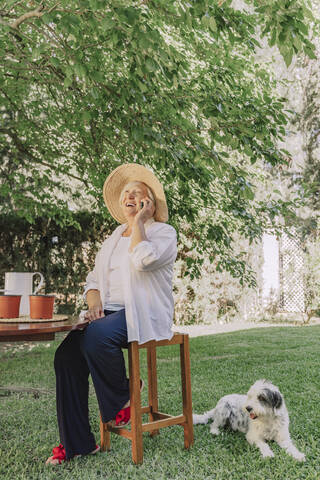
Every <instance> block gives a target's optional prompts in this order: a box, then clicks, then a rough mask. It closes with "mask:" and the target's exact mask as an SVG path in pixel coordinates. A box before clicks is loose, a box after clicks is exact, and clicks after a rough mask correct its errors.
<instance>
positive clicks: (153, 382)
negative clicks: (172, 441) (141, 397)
mask: <svg viewBox="0 0 320 480" xmlns="http://www.w3.org/2000/svg"><path fill="white" fill-rule="evenodd" d="M152 343H153V345H151V347H148V349H147V360H148V386H149V388H148V399H149V407H151V412H150V413H149V421H150V422H153V421H154V420H155V418H154V416H153V412H157V411H158V408H159V407H158V380H157V351H156V346H155V342H152ZM158 433H159V430H152V431H151V432H150V436H151V437H153V436H154V435H157V434H158Z"/></svg>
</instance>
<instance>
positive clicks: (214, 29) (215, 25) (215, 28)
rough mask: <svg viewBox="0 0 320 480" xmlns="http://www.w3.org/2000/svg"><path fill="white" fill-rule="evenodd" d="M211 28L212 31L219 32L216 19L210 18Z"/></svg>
mask: <svg viewBox="0 0 320 480" xmlns="http://www.w3.org/2000/svg"><path fill="white" fill-rule="evenodd" d="M209 27H210V30H212V31H213V32H216V31H217V23H216V20H215V18H214V17H210V20H209Z"/></svg>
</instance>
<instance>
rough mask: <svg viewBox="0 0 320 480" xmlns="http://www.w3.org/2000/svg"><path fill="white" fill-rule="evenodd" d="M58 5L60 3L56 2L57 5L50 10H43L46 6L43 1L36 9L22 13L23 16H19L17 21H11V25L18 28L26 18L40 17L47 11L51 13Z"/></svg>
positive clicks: (15, 28)
mask: <svg viewBox="0 0 320 480" xmlns="http://www.w3.org/2000/svg"><path fill="white" fill-rule="evenodd" d="M58 5H59V3H56V5H54V6H53V7H51V8H50V9H49V10H47V11H43V10H44V8H45V6H44V4H43V3H42V4H41V5H39V7H38V8H36V9H35V10H32V11H31V12H26V13H24V14H23V15H21V17H19V18H17V20H16V21H15V22H12V23H10V27H11V28H13V29H14V30H17V29H18V27H19V25H21V23H23V22H24V21H25V20H28V19H29V18H33V17H37V18H40V17H42V15H44V14H45V13H51V12H52V11H53V10H55V8H57V6H58Z"/></svg>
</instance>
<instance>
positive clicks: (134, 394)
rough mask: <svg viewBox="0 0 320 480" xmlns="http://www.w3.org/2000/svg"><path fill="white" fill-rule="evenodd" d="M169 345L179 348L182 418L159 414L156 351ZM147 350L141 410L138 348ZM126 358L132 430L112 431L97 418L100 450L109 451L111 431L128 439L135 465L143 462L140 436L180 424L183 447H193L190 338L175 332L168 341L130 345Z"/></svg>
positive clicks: (118, 429) (113, 429)
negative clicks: (146, 419)
mask: <svg viewBox="0 0 320 480" xmlns="http://www.w3.org/2000/svg"><path fill="white" fill-rule="evenodd" d="M169 345H180V368H181V385H182V405H183V413H182V415H178V416H172V415H168V414H166V413H161V412H159V411H158V382H157V365H156V349H157V347H165V346H169ZM140 348H146V349H147V360H148V403H149V405H148V406H146V407H141V395H140V362H139V349H140ZM128 353H129V355H128V357H129V385H130V413H131V430H128V429H127V428H112V427H111V425H109V424H108V423H103V422H102V420H101V415H100V435H101V451H102V452H105V451H106V450H110V432H113V433H116V434H117V435H121V436H123V437H126V438H129V439H130V440H131V442H132V443H131V445H132V460H133V462H134V463H136V464H138V463H142V461H143V443H142V433H143V432H150V435H151V436H153V435H156V434H157V433H159V429H160V428H165V427H170V426H171V425H181V426H183V429H184V446H185V448H189V447H190V446H191V445H192V444H193V424H192V398H191V378H190V355H189V335H187V334H182V333H175V334H174V336H173V337H172V339H171V340H160V341H155V340H153V341H150V342H147V343H143V344H141V345H139V344H138V342H131V343H130V344H129V349H128ZM143 413H148V414H149V422H148V423H142V414H143Z"/></svg>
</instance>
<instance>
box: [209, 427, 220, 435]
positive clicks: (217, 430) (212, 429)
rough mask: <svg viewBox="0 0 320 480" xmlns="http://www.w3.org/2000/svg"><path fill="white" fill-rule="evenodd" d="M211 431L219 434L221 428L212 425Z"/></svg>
mask: <svg viewBox="0 0 320 480" xmlns="http://www.w3.org/2000/svg"><path fill="white" fill-rule="evenodd" d="M210 433H211V434H212V435H219V433H220V432H219V429H218V428H215V427H214V426H213V425H211V427H210Z"/></svg>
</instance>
